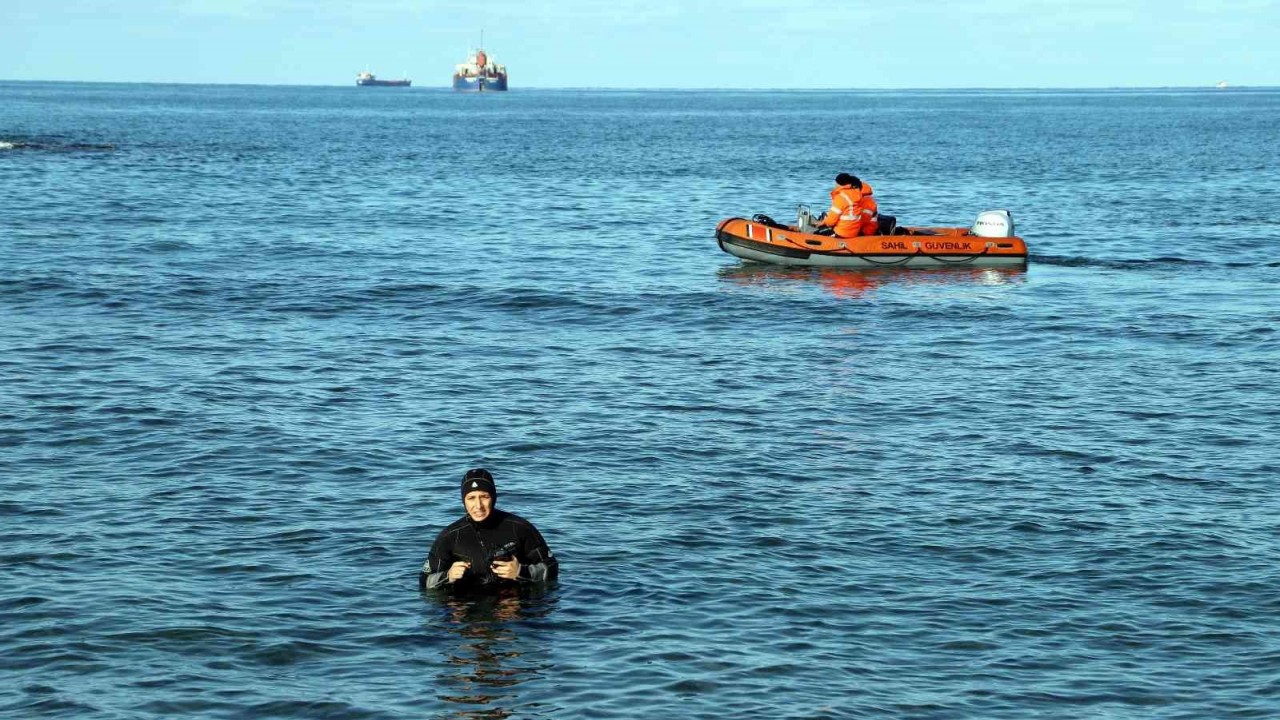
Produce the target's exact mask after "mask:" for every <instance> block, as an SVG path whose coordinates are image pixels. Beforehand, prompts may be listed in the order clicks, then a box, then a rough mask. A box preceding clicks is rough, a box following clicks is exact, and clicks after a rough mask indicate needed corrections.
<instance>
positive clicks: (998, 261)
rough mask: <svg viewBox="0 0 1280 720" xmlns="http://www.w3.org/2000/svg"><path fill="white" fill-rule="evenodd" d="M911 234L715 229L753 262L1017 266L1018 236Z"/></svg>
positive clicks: (748, 224)
mask: <svg viewBox="0 0 1280 720" xmlns="http://www.w3.org/2000/svg"><path fill="white" fill-rule="evenodd" d="M900 232H903V233H906V234H894V235H867V236H862V237H856V238H839V237H832V236H830V235H813V234H810V233H804V232H800V231H798V230H796V229H794V228H791V227H773V226H769V225H765V224H762V223H758V222H754V221H751V220H746V219H743V218H729V219H728V220H725V221H723V222H721V223H720V225H719V226H718V227H716V240H717V241H718V242H719V244H720V249H721V250H723V251H725V252H727V253H729V254H730V255H733V256H734V257H737V258H740V259H742V260H747V261H750V262H759V263H769V264H773V265H787V266H796V267H835V268H874V267H954V266H969V267H1017V266H1022V265H1026V263H1027V246H1026V243H1024V242H1023V241H1022V238H1018V237H997V238H992V237H979V236H976V235H972V234H970V233H969V228H934V227H930V228H925V227H913V228H902V229H901V230H900Z"/></svg>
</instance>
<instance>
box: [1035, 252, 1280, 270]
mask: <svg viewBox="0 0 1280 720" xmlns="http://www.w3.org/2000/svg"><path fill="white" fill-rule="evenodd" d="M1027 260H1028V262H1031V263H1036V264H1040V265H1057V266H1060V267H1101V268H1107V269H1109V270H1146V269H1152V268H1156V269H1159V268H1186V267H1205V268H1252V267H1278V266H1280V261H1272V262H1247V261H1232V262H1215V261H1213V260H1202V259H1199V258H1183V257H1172V256H1171V257H1155V258H1127V259H1105V258H1091V257H1081V256H1073V255H1035V254H1032V255H1029V256H1028V257H1027Z"/></svg>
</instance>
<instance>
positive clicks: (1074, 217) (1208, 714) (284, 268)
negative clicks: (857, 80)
mask: <svg viewBox="0 0 1280 720" xmlns="http://www.w3.org/2000/svg"><path fill="white" fill-rule="evenodd" d="M1278 117H1280V90H1275V89H1237V88H1232V89H1229V90H1225V91H1215V90H1136V91H1118V90H1113V91H1060V92H1049V91H1000V92H996V91H955V92H941V91H934V92H765V91H760V92H692V91H687V92H666V91H646V92H622V91H572V90H560V91H553V90H513V91H512V92H509V93H506V94H485V95H464V94H456V95H455V94H453V93H450V92H445V91H439V90H430V89H417V88H414V89H410V90H395V89H361V88H355V87H342V88H337V87H334V88H321V87H310V88H303V87H251V86H163V85H106V84H74V83H48V84H45V83H14V82H6V83H0V188H2V189H3V193H2V194H0V715H3V716H4V717H15V718H17V717H22V718H43V717H65V718H161V717H164V718H168V717H184V718H322V717H333V718H403V717H441V718H444V717H456V718H503V717H514V718H654V717H671V718H675V717H679V718H711V717H741V718H867V717H893V718H898V717H902V718H1028V717H1034V718H1081V717H1105V718H1196V719H1201V718H1270V717H1277V716H1280V620H1277V618H1280V569H1278V568H1280V501H1278V500H1277V494H1278V490H1277V487H1276V480H1277V475H1278V474H1280V451H1278V450H1277V440H1276V435H1277V431H1278V430H1280V409H1278V408H1277V404H1278V403H1277V400H1278V399H1280V393H1278V392H1277V382H1280V371H1278V368H1280V336H1278V331H1277V328H1278V327H1280V292H1278V290H1280V288H1278V287H1277V284H1278V283H1277V281H1278V279H1280V258H1278V250H1280V142H1278V139H1280V132H1278V130H1280V125H1278V123H1277V118H1278ZM841 171H847V172H852V173H855V174H857V175H859V176H860V177H862V178H864V179H865V180H867V181H868V182H870V183H871V184H872V185H873V186H874V187H875V188H876V191H877V196H878V197H879V199H880V204H881V209H882V211H883V212H885V213H890V214H894V215H896V216H897V217H898V218H899V221H900V222H901V223H903V224H922V225H967V224H969V223H970V222H972V220H973V217H974V216H975V215H976V214H977V213H978V212H979V211H981V210H986V209H993V208H1007V209H1009V210H1010V211H1011V212H1012V213H1013V217H1014V219H1015V222H1016V223H1017V227H1018V230H1019V234H1021V235H1022V236H1023V237H1025V238H1026V239H1027V241H1028V243H1029V246H1030V249H1031V253H1032V255H1031V258H1030V262H1029V263H1028V265H1027V267H1026V268H1025V269H1018V270H1012V271H1010V270H1006V271H993V270H972V269H960V270H954V271H947V272H940V271H912V270H908V271H901V270H899V271H891V272H834V271H816V270H815V271H810V270H795V269H779V268H769V267H762V266H754V267H752V266H747V265H743V264H741V263H739V262H738V261H736V260H735V259H734V258H732V257H730V256H728V255H726V254H724V253H723V252H721V251H720V250H719V248H718V247H717V245H716V242H715V240H714V238H713V230H714V228H715V225H716V223H717V222H718V221H719V220H720V219H723V218H725V217H730V216H735V215H737V216H750V215H752V214H754V213H766V214H769V215H772V216H774V217H776V218H779V219H783V218H787V217H790V216H792V214H793V213H794V209H795V206H796V204H798V203H806V204H810V205H813V206H815V207H819V206H821V205H823V203H824V201H825V199H826V191H827V189H828V187H829V184H830V182H831V178H832V177H834V175H835V174H836V173H838V172H841ZM476 465H483V466H486V467H488V468H490V469H491V470H492V471H493V473H494V474H495V476H496V477H497V482H498V487H499V493H500V495H499V506H501V507H505V508H507V509H508V510H512V511H514V512H517V513H519V514H521V515H524V516H525V517H527V518H529V519H531V520H533V521H534V522H535V523H536V524H537V525H538V527H539V528H540V529H541V530H542V532H543V534H544V535H545V536H546V538H547V539H548V541H549V542H550V544H551V546H552V548H553V549H554V551H555V552H556V554H557V555H558V556H559V557H560V559H561V562H562V577H561V579H560V582H559V583H558V584H557V585H555V586H553V587H550V588H546V589H544V590H541V591H535V592H529V593H524V594H520V595H513V596H502V597H496V598H490V599H487V600H480V601H476V600H471V601H464V600H448V599H443V598H439V597H434V596H430V595H424V594H420V593H419V591H418V588H417V572H418V568H419V566H420V564H421V562H422V560H423V558H424V556H425V555H426V552H427V550H428V548H429V546H430V543H431V541H432V539H433V538H434V536H435V534H436V532H437V531H438V530H439V529H440V528H442V527H443V526H444V525H446V524H448V523H449V522H450V521H452V520H453V519H455V518H456V517H459V516H460V514H461V512H462V508H461V505H460V503H459V493H458V483H459V480H460V478H461V476H462V473H463V472H464V471H465V470H466V469H467V468H469V467H472V466H476Z"/></svg>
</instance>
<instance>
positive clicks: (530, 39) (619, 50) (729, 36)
mask: <svg viewBox="0 0 1280 720" xmlns="http://www.w3.org/2000/svg"><path fill="white" fill-rule="evenodd" d="M0 11H2V12H0V17H3V22H0V80H61V81H89V82H161V83H170V82H172V83H217V84H224V83H230V84H241V83H248V84H263V85H348V84H353V83H354V82H355V76H356V73H358V72H360V71H362V70H369V71H371V72H374V73H375V74H377V75H378V76H379V77H383V78H399V77H409V78H411V79H412V80H413V83H414V86H415V87H440V88H445V87H448V86H449V81H450V75H451V74H452V72H453V66H454V65H455V64H457V63H460V62H463V61H465V60H466V56H467V54H468V52H469V51H471V50H473V49H474V48H476V47H477V46H479V45H480V44H481V42H482V38H483V43H484V47H485V49H486V51H487V52H488V53H489V55H490V57H492V58H493V59H494V60H495V61H497V62H500V63H503V64H505V65H506V66H507V69H508V72H509V73H510V81H511V86H512V88H513V89H516V88H520V87H528V88H620V89H637V88H725V89H765V88H796V89H800V88H809V89H899V88H901V89H933V88H938V89H945V88H1128V87H1207V86H1211V85H1214V84H1215V83H1218V82H1220V81H1225V82H1227V83H1228V84H1230V85H1233V86H1280V40H1277V38H1280V0H1039V1H1035V0H468V1H467V2H461V1H459V0H346V1H340V0H0Z"/></svg>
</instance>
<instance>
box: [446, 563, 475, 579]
mask: <svg viewBox="0 0 1280 720" xmlns="http://www.w3.org/2000/svg"><path fill="white" fill-rule="evenodd" d="M470 569H471V563H469V562H462V561H461V560H459V561H458V562H456V563H454V564H452V565H450V566H449V582H451V583H455V582H458V580H460V579H461V578H462V575H463V573H465V572H466V571H468V570H470Z"/></svg>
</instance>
